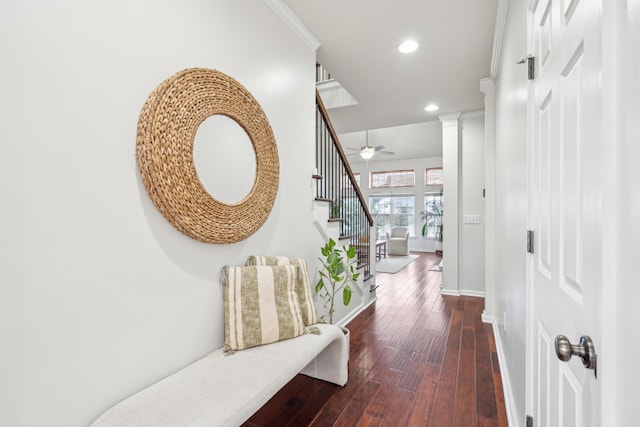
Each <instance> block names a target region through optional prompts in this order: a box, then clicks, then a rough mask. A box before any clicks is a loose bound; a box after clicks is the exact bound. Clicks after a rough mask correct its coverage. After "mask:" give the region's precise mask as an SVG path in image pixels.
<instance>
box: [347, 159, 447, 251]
mask: <svg viewBox="0 0 640 427" xmlns="http://www.w3.org/2000/svg"><path fill="white" fill-rule="evenodd" d="M439 167H442V157H422V158H418V159H400V160H389V161H375V162H369V163H363V162H357V163H353V164H351V169H352V170H353V172H354V173H359V174H360V190H361V191H362V195H363V196H364V198H365V200H366V201H367V202H368V201H369V197H370V196H371V195H372V194H415V197H416V201H415V207H416V211H415V218H414V229H413V230H411V231H412V234H413V235H412V236H411V237H410V238H409V250H411V251H421V252H434V251H435V240H434V239H427V238H425V237H422V235H421V230H422V224H423V223H422V221H421V220H420V215H419V214H420V211H423V210H424V193H425V192H428V193H439V192H440V191H441V190H442V186H441V185H429V186H426V185H424V171H425V169H427V168H439ZM407 169H414V170H415V171H416V186H415V187H414V188H389V189H386V188H385V189H373V190H371V189H370V188H369V174H370V173H371V172H380V171H388V170H407Z"/></svg>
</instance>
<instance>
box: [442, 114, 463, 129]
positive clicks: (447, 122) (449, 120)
mask: <svg viewBox="0 0 640 427" xmlns="http://www.w3.org/2000/svg"><path fill="white" fill-rule="evenodd" d="M461 115H462V113H461V112H460V113H450V114H443V115H441V116H438V118H439V119H440V121H441V122H442V126H443V127H444V126H456V125H457V124H458V119H459V118H460V116H461Z"/></svg>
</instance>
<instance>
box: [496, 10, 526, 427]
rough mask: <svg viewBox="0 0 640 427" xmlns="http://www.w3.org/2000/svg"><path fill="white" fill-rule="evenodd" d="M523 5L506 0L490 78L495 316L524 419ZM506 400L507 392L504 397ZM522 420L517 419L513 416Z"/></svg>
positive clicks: (518, 409)
mask: <svg viewBox="0 0 640 427" xmlns="http://www.w3.org/2000/svg"><path fill="white" fill-rule="evenodd" d="M526 3H527V2H523V1H519V2H509V10H508V17H507V22H506V24H505V31H504V37H503V40H504V41H503V45H502V51H501V56H500V67H499V69H498V76H497V81H496V123H497V126H496V196H495V211H496V217H495V224H496V226H495V228H496V242H495V244H496V248H495V249H496V252H495V259H496V271H495V275H496V283H495V292H496V299H495V303H496V316H497V317H498V319H500V322H499V323H502V320H503V315H504V316H505V317H504V318H505V319H506V325H505V324H501V325H500V327H499V333H500V339H501V341H502V343H503V347H504V353H505V355H506V364H507V366H506V367H502V373H503V375H505V376H506V375H508V378H505V380H506V381H509V382H510V384H511V391H512V396H511V398H512V402H513V404H514V406H515V407H514V408H513V409H514V413H515V414H517V416H518V417H519V418H522V419H524V414H525V374H526V371H525V360H526V352H525V350H526V224H527V221H526V219H527V180H526V171H527V162H526V154H527V153H526V143H527V133H526V129H527V124H526V113H527V111H526V107H527V74H526V73H527V71H526V67H524V66H522V65H516V63H515V62H516V60H517V59H519V58H522V57H523V56H525V54H526V52H527V40H526ZM506 397H507V399H509V396H506ZM518 421H519V422H520V423H522V420H521V419H519V420H518Z"/></svg>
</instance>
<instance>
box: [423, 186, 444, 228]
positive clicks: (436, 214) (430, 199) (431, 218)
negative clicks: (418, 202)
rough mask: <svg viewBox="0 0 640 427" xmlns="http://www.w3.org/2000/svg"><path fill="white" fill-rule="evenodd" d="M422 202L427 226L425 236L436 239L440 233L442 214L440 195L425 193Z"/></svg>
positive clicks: (442, 207) (442, 206)
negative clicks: (423, 202) (423, 201)
mask: <svg viewBox="0 0 640 427" xmlns="http://www.w3.org/2000/svg"><path fill="white" fill-rule="evenodd" d="M424 200H425V212H426V224H427V230H426V231H427V234H426V236H427V237H430V238H432V239H438V238H439V237H440V233H441V232H442V216H443V213H444V205H443V198H442V193H426V194H425V198H424Z"/></svg>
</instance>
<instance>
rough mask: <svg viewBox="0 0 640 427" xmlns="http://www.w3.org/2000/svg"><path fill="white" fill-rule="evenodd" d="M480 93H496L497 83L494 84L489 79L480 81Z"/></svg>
mask: <svg viewBox="0 0 640 427" xmlns="http://www.w3.org/2000/svg"><path fill="white" fill-rule="evenodd" d="M480 92H482V93H484V94H485V95H491V94H494V93H496V82H494V81H493V80H492V79H491V78H489V77H487V78H486V79H482V80H480Z"/></svg>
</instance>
